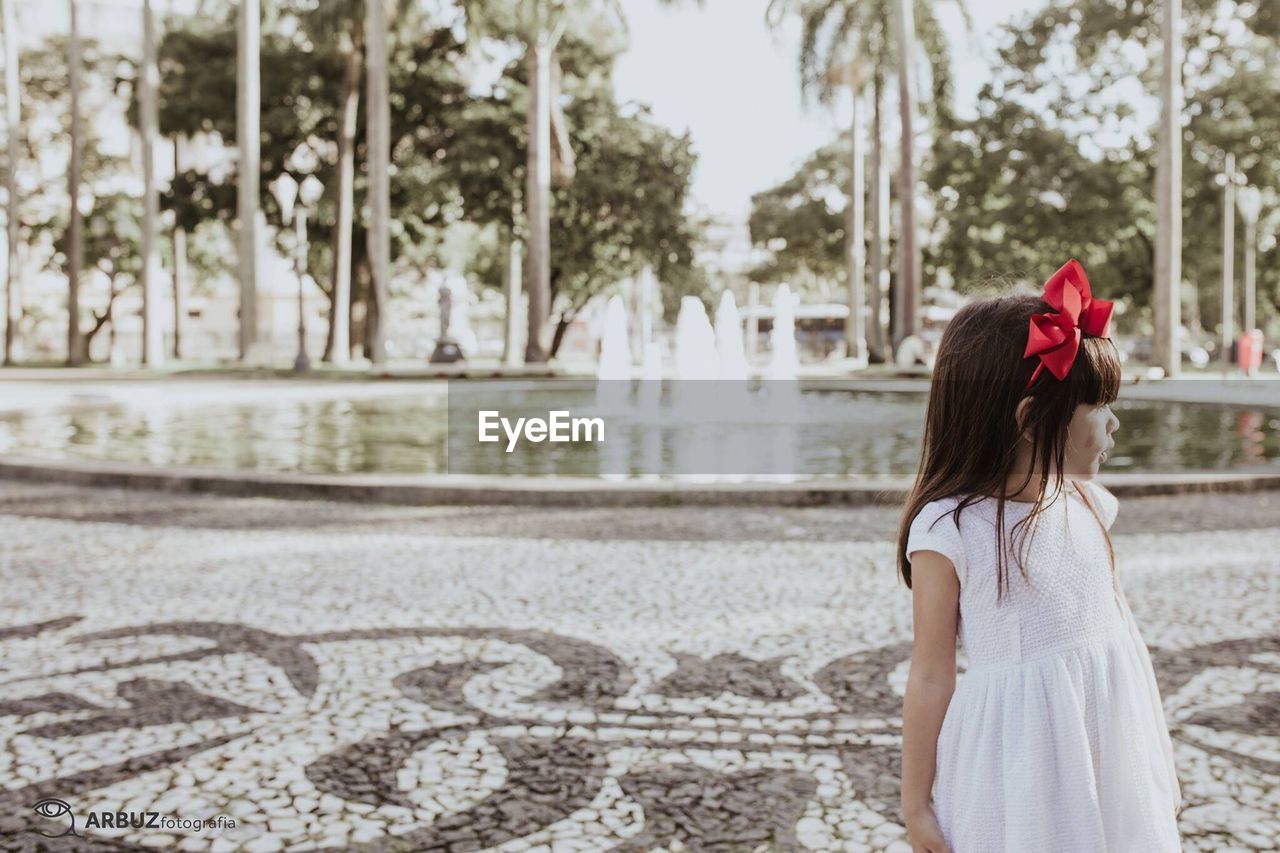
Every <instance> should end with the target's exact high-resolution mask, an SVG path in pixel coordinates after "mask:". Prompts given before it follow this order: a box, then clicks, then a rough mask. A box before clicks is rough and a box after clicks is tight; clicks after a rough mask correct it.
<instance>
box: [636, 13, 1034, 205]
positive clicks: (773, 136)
mask: <svg viewBox="0 0 1280 853" xmlns="http://www.w3.org/2000/svg"><path fill="white" fill-rule="evenodd" d="M1043 5H1044V0H1000V2H998V3H993V2H989V0H977V2H975V0H969V2H968V4H967V6H968V9H969V16H970V18H971V19H972V20H973V30H972V34H970V33H967V32H966V30H965V27H964V24H963V19H962V17H961V16H960V15H959V14H958V12H956V10H955V5H954V4H953V3H940V4H939V15H940V17H942V18H943V21H944V25H945V26H946V28H947V31H948V34H949V36H950V37H951V44H952V51H953V60H954V63H955V75H956V107H957V110H958V111H959V112H960V113H961V114H962V115H968V114H970V113H971V111H972V107H973V102H974V99H975V97H976V95H977V92H978V89H979V88H980V87H981V85H982V83H983V82H984V81H985V79H986V78H987V76H988V74H989V69H990V62H989V57H990V55H991V54H992V46H991V41H990V33H991V32H992V31H993V30H994V29H995V28H996V27H997V26H999V25H1000V24H1002V23H1005V22H1006V21H1009V20H1011V19H1013V18H1015V17H1018V16H1021V15H1024V14H1026V13H1027V12H1028V11H1031V10H1033V9H1036V8H1039V7H1041V6H1043ZM767 6H768V0H705V2H704V4H703V6H702V8H701V9H699V8H697V6H696V5H695V4H692V3H689V4H682V5H680V6H679V7H678V8H670V7H664V6H662V5H661V4H660V3H659V2H658V0H622V7H623V10H624V12H625V14H626V16H627V23H628V26H629V28H630V35H631V42H630V46H629V49H628V50H627V51H626V52H625V53H624V54H623V55H622V56H621V57H620V58H619V60H618V63H617V67H616V70H615V73H614V86H615V90H616V92H617V95H618V97H619V98H620V99H622V100H624V101H629V100H634V101H639V102H641V103H644V104H648V105H649V106H650V107H651V108H652V110H653V115H654V118H655V119H656V120H657V121H658V122H660V123H661V124H664V125H666V126H667V127H669V128H671V129H672V130H674V131H676V132H678V133H683V132H685V131H686V130H687V131H688V132H689V133H690V135H691V136H692V138H693V143H694V149H695V151H696V152H697V154H698V155H699V161H698V167H697V171H696V172H695V174H694V181H693V200H694V202H695V203H696V204H697V205H699V206H700V207H704V208H706V209H708V210H710V211H711V212H713V213H717V214H722V215H730V216H734V217H742V218H745V217H746V215H747V213H748V212H749V210H750V206H751V196H752V194H753V193H757V192H760V191H761V190H765V189H768V188H769V187H771V186H773V185H775V184H777V183H779V182H780V181H782V180H785V179H786V178H787V177H789V176H790V175H791V174H792V173H793V172H794V171H795V169H796V167H797V166H799V165H800V163H801V162H802V161H803V160H804V159H805V157H806V156H807V155H808V154H810V153H811V152H813V151H814V150H815V149H817V148H819V147H821V146H822V145H824V144H826V143H827V142H829V141H830V140H831V139H832V138H833V137H834V136H835V135H836V133H837V132H838V131H839V129H840V128H841V127H842V126H844V125H847V123H848V120H849V119H848V107H847V106H843V105H842V106H843V109H841V110H839V111H837V112H833V111H832V110H831V109H830V108H824V107H820V106H816V105H815V106H812V107H810V108H808V109H807V110H806V109H804V108H802V106H801V99H800V76H799V71H798V56H799V34H800V28H799V24H798V22H794V21H793V22H791V25H790V26H788V27H786V28H785V30H784V31H783V32H781V33H775V32H772V31H771V30H770V29H769V28H768V27H767V26H766V25H765V20H764V12H765V8H766V7H767Z"/></svg>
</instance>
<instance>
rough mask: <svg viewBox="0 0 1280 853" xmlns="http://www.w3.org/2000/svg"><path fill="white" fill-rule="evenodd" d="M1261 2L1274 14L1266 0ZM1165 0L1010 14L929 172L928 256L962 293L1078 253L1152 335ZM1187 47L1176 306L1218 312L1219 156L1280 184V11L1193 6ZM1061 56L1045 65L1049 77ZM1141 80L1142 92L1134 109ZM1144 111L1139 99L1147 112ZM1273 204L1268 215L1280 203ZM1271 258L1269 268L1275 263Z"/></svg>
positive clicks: (1032, 274)
mask: <svg viewBox="0 0 1280 853" xmlns="http://www.w3.org/2000/svg"><path fill="white" fill-rule="evenodd" d="M1264 7H1265V8H1264ZM1159 14H1160V11H1159V8H1158V6H1153V5H1152V4H1147V5H1144V6H1135V5H1133V4H1127V3H1120V2H1113V0H1073V2H1070V3H1065V4H1055V5H1054V6H1052V7H1050V8H1047V9H1045V10H1044V11H1042V12H1038V13H1035V14H1033V15H1030V16H1028V17H1026V18H1025V19H1023V20H1022V21H1019V22H1017V23H1016V24H1014V25H1013V26H1011V27H1009V28H1008V29H1007V30H1006V31H1005V32H1003V33H1002V34H1000V37H999V39H998V42H997V43H998V44H999V57H1000V65H999V66H998V67H997V70H996V75H995V77H994V79H993V80H992V82H991V83H990V84H989V85H988V86H987V87H985V88H984V89H983V91H982V92H981V93H980V95H979V100H978V116H977V118H975V119H973V120H971V121H963V122H957V123H956V125H955V131H954V133H952V134H951V135H950V136H949V137H948V138H947V139H946V140H945V143H944V145H943V146H942V149H941V150H940V151H939V152H938V156H937V157H935V158H934V160H933V162H932V165H931V166H930V169H929V174H928V184H929V186H930V188H931V190H932V191H933V192H934V194H935V198H936V199H937V203H938V204H939V205H940V209H939V217H938V219H939V223H940V224H942V225H943V226H944V227H943V228H942V231H941V233H940V234H939V235H938V244H937V251H936V253H935V254H934V255H933V257H931V258H926V263H927V264H929V265H931V266H932V267H933V268H934V269H935V270H942V269H948V270H951V271H952V272H954V274H955V276H956V278H957V280H958V284H959V286H960V287H961V288H965V289H968V288H974V287H981V286H982V283H983V282H984V280H987V279H989V278H991V277H992V276H995V275H1000V274H1005V273H1010V272H1013V273H1018V274H1025V275H1026V276H1028V277H1029V278H1031V279H1032V280H1036V281H1038V280H1043V278H1044V277H1045V276H1046V275H1047V274H1048V272H1051V271H1052V270H1053V269H1056V268H1057V267H1058V266H1059V265H1061V263H1062V261H1063V259H1064V258H1066V257H1078V258H1080V259H1081V260H1082V261H1083V262H1084V263H1085V265H1086V266H1087V267H1088V269H1089V274H1090V278H1091V280H1092V281H1093V282H1094V283H1095V290H1096V291H1098V292H1102V293H1106V294H1108V297H1109V298H1110V296H1111V295H1112V294H1116V295H1119V296H1122V297H1124V296H1127V297H1128V300H1127V301H1128V302H1129V303H1130V304H1131V305H1132V307H1133V308H1134V309H1136V310H1135V311H1134V312H1133V313H1132V314H1127V315H1121V317H1120V318H1118V321H1119V323H1120V324H1121V325H1122V326H1124V327H1126V328H1127V329H1129V330H1130V331H1132V332H1133V333H1135V334H1142V335H1149V334H1151V333H1152V332H1153V329H1154V324H1153V322H1152V320H1153V311H1152V308H1153V303H1152V289H1151V284H1150V283H1151V282H1152V280H1153V277H1154V267H1153V261H1154V258H1155V248H1154V235H1155V231H1156V207H1155V204H1154V200H1153V198H1152V188H1153V187H1154V186H1155V178H1156V175H1155V155H1156V149H1155V138H1156V135H1155V133H1154V132H1153V130H1154V127H1153V125H1151V124H1149V123H1148V122H1146V121H1144V120H1143V117H1144V115H1149V114H1154V113H1155V107H1156V106H1157V101H1156V100H1155V93H1156V92H1157V91H1158V87H1157V82H1158V79H1159V75H1160V73H1161V68H1160V62H1161V59H1162V54H1161V47H1160V23H1161V22H1160V17H1159ZM1184 28H1185V33H1186V45H1187V50H1186V54H1185V60H1184V62H1183V64H1182V77H1183V81H1184V89H1185V93H1186V104H1187V106H1186V115H1187V119H1186V124H1185V127H1184V128H1183V136H1184V145H1185V149H1186V153H1187V156H1186V158H1185V161H1184V170H1183V181H1182V192H1183V194H1184V197H1185V200H1186V204H1185V208H1184V210H1185V214H1184V215H1185V217H1186V224H1185V227H1184V229H1183V239H1182V247H1183V257H1182V266H1183V276H1182V279H1183V281H1184V282H1185V283H1187V284H1190V285H1191V288H1190V289H1189V290H1186V291H1184V295H1183V302H1184V305H1183V307H1184V308H1185V309H1186V310H1187V313H1188V316H1189V318H1191V322H1192V325H1193V326H1194V325H1196V320H1195V318H1197V317H1200V316H1204V317H1216V316H1220V313H1221V310H1220V309H1221V303H1220V301H1219V291H1218V288H1217V287H1216V286H1215V285H1216V282H1217V281H1218V280H1219V279H1220V276H1221V271H1222V245H1221V227H1220V225H1219V223H1220V222H1221V219H1222V193H1221V191H1220V189H1219V188H1218V187H1217V186H1216V185H1215V183H1214V178H1215V176H1216V174H1217V173H1218V171H1219V170H1220V169H1221V168H1222V164H1223V161H1224V159H1225V154H1226V153H1227V152H1231V153H1233V154H1234V155H1235V156H1236V160H1237V163H1238V165H1239V167H1240V169H1241V170H1242V171H1243V172H1244V173H1245V174H1246V175H1247V177H1248V180H1249V182H1250V183H1252V184H1254V185H1256V186H1263V187H1266V186H1276V185H1277V184H1280V156H1278V155H1277V152H1276V149H1275V146H1274V145H1272V144H1270V142H1269V140H1273V139H1275V138H1277V137H1278V136H1280V80H1277V79H1276V77H1275V75H1274V73H1271V72H1270V71H1269V70H1268V69H1269V67H1270V65H1271V64H1273V59H1274V56H1275V51H1276V40H1277V37H1278V36H1280V16H1277V15H1276V14H1275V12H1274V10H1270V8H1269V7H1267V5H1266V4H1263V6H1254V5H1251V4H1246V3H1241V4H1234V3H1233V4H1230V5H1229V6H1226V7H1223V6H1222V4H1220V3H1217V2H1211V0H1185V4H1184ZM1050 62H1052V63H1053V65H1052V73H1046V69H1047V66H1048V63H1050ZM1135 83H1136V84H1137V88H1138V89H1139V91H1142V92H1147V93H1149V95H1148V97H1149V98H1150V99H1151V100H1150V101H1149V102H1148V103H1147V104H1142V103H1135V96H1134V89H1135ZM1148 106H1149V107H1150V109H1144V107H1148ZM1272 205H1273V206H1271V207H1270V208H1269V210H1268V212H1267V214H1266V215H1269V216H1275V215H1276V211H1275V207H1274V202H1272ZM1267 251H1268V252H1269V257H1266V258H1264V259H1262V262H1261V263H1260V264H1259V271H1260V273H1261V274H1262V275H1263V276H1265V281H1263V280H1262V279H1260V284H1261V287H1260V290H1259V292H1260V293H1269V294H1272V296H1271V297H1270V298H1269V299H1266V300H1265V301H1264V303H1263V307H1264V308H1269V313H1270V314H1271V315H1272V316H1274V315H1275V313H1276V297H1275V295H1274V294H1275V288H1276V286H1277V283H1280V270H1277V264H1276V263H1275V260H1276V258H1277V253H1276V249H1275V246H1274V245H1272V246H1271V247H1270V248H1269V249H1268V250H1267ZM1268 261H1270V262H1268Z"/></svg>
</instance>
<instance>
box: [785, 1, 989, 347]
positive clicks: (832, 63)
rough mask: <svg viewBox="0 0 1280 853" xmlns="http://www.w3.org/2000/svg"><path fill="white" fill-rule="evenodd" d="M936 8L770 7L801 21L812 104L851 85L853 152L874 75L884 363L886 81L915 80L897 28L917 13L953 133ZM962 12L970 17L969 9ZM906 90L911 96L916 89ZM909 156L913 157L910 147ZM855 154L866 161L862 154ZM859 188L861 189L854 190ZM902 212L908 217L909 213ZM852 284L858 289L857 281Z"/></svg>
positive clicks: (877, 332)
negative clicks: (894, 76)
mask: <svg viewBox="0 0 1280 853" xmlns="http://www.w3.org/2000/svg"><path fill="white" fill-rule="evenodd" d="M934 6H935V4H934V3H933V2H931V0H915V3H914V8H912V6H910V5H905V6H900V5H899V4H898V3H897V0H771V2H770V4H769V6H768V9H767V11H766V13H765V14H766V19H767V20H768V21H769V22H770V23H771V24H773V25H775V26H776V25H777V24H778V23H780V22H781V20H782V19H783V17H784V16H785V15H787V14H797V15H799V17H800V19H801V23H802V36H801V49H800V79H801V89H802V93H803V94H804V95H805V96H806V97H811V96H816V97H817V99H818V100H819V101H820V102H822V103H827V104H829V103H831V102H832V101H833V100H834V97H835V94H836V92H837V91H838V90H839V87H840V86H841V85H842V84H852V85H851V87H850V88H851V90H852V94H853V98H854V112H853V118H854V129H853V132H852V134H851V137H850V141H851V146H852V147H853V148H854V149H859V146H860V144H861V138H860V134H859V133H858V132H857V127H858V125H859V124H860V116H861V111H860V110H859V109H858V106H859V100H860V92H861V88H862V85H864V83H865V76H866V74H867V72H866V70H865V69H867V68H869V69H870V78H871V93H872V123H871V127H872V134H871V161H872V162H871V174H872V182H873V183H872V188H871V193H870V204H869V205H868V208H869V210H868V213H869V218H870V220H871V240H870V253H869V254H870V267H871V270H870V272H871V287H870V302H871V312H870V318H869V319H870V322H869V328H868V334H867V337H868V346H869V349H870V354H871V357H872V359H873V360H875V361H880V360H883V359H884V357H885V353H884V350H885V343H886V342H885V340H884V331H883V329H882V328H881V325H880V312H881V302H882V300H883V298H884V293H885V291H886V290H887V289H888V284H889V281H890V279H889V272H888V264H887V263H886V258H887V255H888V243H889V234H888V232H889V210H888V205H889V174H888V162H887V159H886V158H885V156H884V130H883V126H884V119H883V114H884V95H885V76H886V74H887V73H890V72H892V71H894V70H895V69H905V70H906V72H907V73H908V74H910V70H911V69H910V64H907V65H902V64H900V63H899V61H898V57H899V56H900V55H903V47H902V45H901V44H900V43H899V41H898V38H897V35H898V33H897V30H896V29H895V28H896V26H897V23H898V22H899V21H901V20H902V13H903V12H904V11H906V12H910V13H911V16H912V18H913V19H914V20H915V21H917V22H918V23H919V29H920V40H921V43H922V44H923V45H924V47H925V55H926V56H927V58H928V61H929V71H930V78H931V80H932V86H933V98H932V100H931V102H930V108H931V109H932V111H933V114H934V116H935V122H936V123H937V124H939V125H940V126H941V127H945V126H946V120H947V119H948V118H949V116H950V89H951V71H950V59H949V50H948V47H947V41H946V37H945V35H944V34H943V31H942V27H941V25H940V23H939V21H938V19H937V17H936V15H935V14H934ZM960 8H961V11H962V12H963V11H964V6H963V4H961V5H960ZM908 42H909V44H908V46H907V49H906V51H905V55H907V56H912V55H914V42H915V39H914V36H913V37H912V38H910V39H908ZM901 76H902V75H900V77H901ZM901 91H903V90H902V88H901V87H900V92H901ZM905 91H907V93H908V95H909V94H910V88H909V87H908V88H907V89H906V90H905ZM913 112H914V109H911V110H907V111H906V112H905V113H904V115H905V116H906V117H907V118H910V116H911V115H912V114H913ZM913 142H914V139H913V135H912V134H909V133H904V146H905V145H907V144H908V143H913ZM903 150H904V152H908V151H909V149H908V148H906V147H904V149H903ZM851 153H852V154H853V156H854V157H856V158H858V161H859V162H861V160H862V154H861V151H860V149H859V150H854V151H852V152H851ZM904 162H905V163H912V162H914V155H912V156H911V157H906V158H904ZM859 172H860V170H859V169H852V168H851V169H850V170H848V174H849V181H850V184H851V186H850V189H849V195H850V203H849V220H850V221H849V222H848V223H847V224H846V226H845V227H844V231H845V233H846V235H848V236H847V242H846V252H847V254H848V269H847V270H846V271H845V274H846V276H847V277H848V278H850V279H852V278H856V277H857V272H856V270H858V269H859V268H860V267H861V266H862V264H861V256H862V250H861V244H860V242H859V241H858V240H856V239H854V237H853V235H854V234H855V233H857V234H859V235H861V233H862V229H861V228H858V227H857V226H856V220H858V219H859V218H860V217H859V212H860V205H859V203H858V201H857V200H856V199H859V198H861V196H862V193H863V191H864V190H863V188H862V187H861V182H859V181H858V177H859ZM854 183H858V184H859V186H852V184H854ZM903 210H904V212H905V211H906V208H905V207H904V208H903ZM914 255H915V253H914V251H913V252H911V253H910V254H909V256H910V257H914ZM899 280H901V278H900V279H899ZM850 284H851V286H853V283H852V282H850ZM899 314H900V312H899V311H895V312H894V317H895V322H896V321H897V320H898V319H900V317H899V316H898V315H899ZM851 316H853V313H852V312H851Z"/></svg>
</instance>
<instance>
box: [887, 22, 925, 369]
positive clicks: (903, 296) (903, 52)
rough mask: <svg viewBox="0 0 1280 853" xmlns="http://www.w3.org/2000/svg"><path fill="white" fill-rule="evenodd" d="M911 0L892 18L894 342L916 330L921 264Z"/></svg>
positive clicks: (913, 35) (913, 38)
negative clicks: (896, 226) (898, 151)
mask: <svg viewBox="0 0 1280 853" xmlns="http://www.w3.org/2000/svg"><path fill="white" fill-rule="evenodd" d="M911 4H912V0H896V2H895V7H896V14H895V15H894V24H895V29H896V30H897V37H898V39H897V40H898V109H899V113H900V115H901V118H902V163H901V165H900V167H899V172H898V184H899V186H898V205H899V208H900V211H901V214H900V218H901V220H902V222H901V229H902V230H901V233H899V234H898V258H899V261H898V289H897V292H896V295H897V297H898V302H899V309H900V310H899V311H898V312H897V320H898V322H897V326H896V327H895V330H894V336H893V343H894V345H895V346H896V345H898V344H900V343H901V342H902V339H903V338H905V337H907V336H908V335H914V334H916V332H917V331H919V329H918V326H919V312H920V265H919V258H917V256H916V252H917V245H916V213H915V203H916V152H915V135H914V131H913V120H914V116H915V106H916V105H915V94H914V93H913V92H912V89H911V76H912V75H911V69H912V63H911V57H912V56H913V55H914V53H915V42H916V35H915V15H914V12H913V10H912V8H911Z"/></svg>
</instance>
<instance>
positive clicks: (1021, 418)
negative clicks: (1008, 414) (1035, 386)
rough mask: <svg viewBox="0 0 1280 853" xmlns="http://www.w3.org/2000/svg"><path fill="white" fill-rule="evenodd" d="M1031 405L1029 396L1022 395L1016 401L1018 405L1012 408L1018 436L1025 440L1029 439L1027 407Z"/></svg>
mask: <svg viewBox="0 0 1280 853" xmlns="http://www.w3.org/2000/svg"><path fill="white" fill-rule="evenodd" d="M1030 405H1031V398H1030V397H1023V398H1022V399H1021V400H1019V401H1018V407H1017V408H1016V409H1014V410H1013V417H1014V421H1015V423H1017V425H1018V437H1019V438H1021V439H1024V440H1026V441H1030V440H1031V436H1029V435H1028V434H1027V430H1026V425H1027V407H1028V406H1030Z"/></svg>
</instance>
